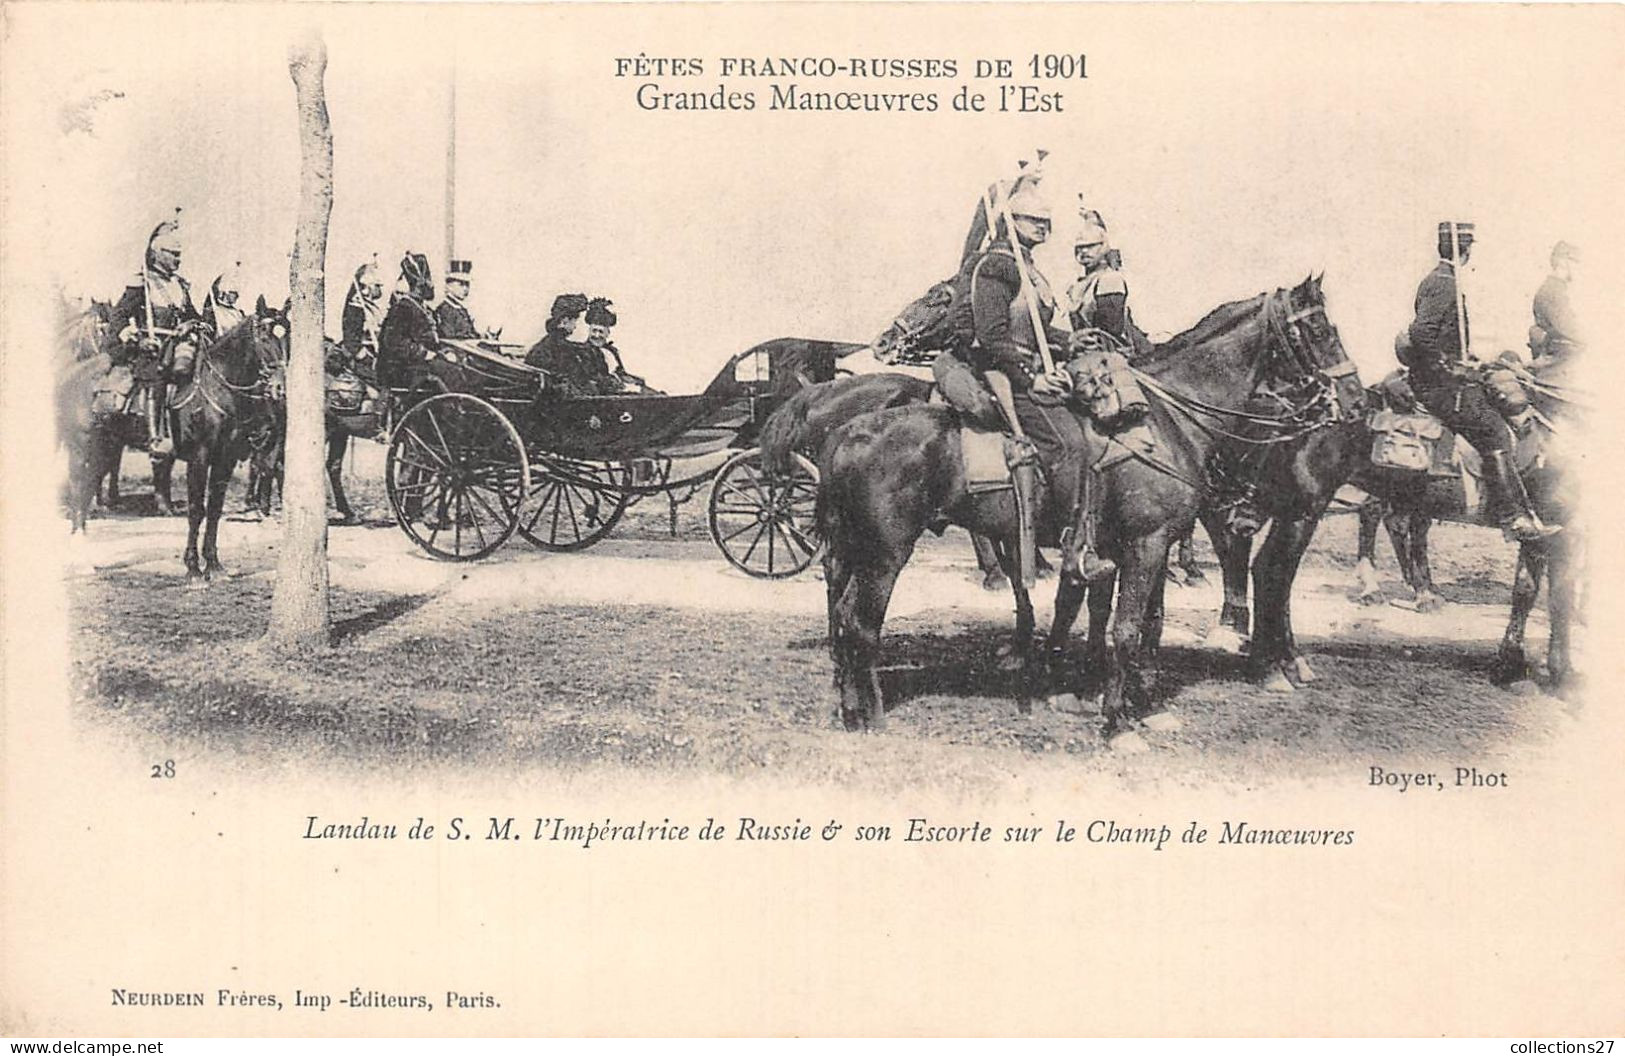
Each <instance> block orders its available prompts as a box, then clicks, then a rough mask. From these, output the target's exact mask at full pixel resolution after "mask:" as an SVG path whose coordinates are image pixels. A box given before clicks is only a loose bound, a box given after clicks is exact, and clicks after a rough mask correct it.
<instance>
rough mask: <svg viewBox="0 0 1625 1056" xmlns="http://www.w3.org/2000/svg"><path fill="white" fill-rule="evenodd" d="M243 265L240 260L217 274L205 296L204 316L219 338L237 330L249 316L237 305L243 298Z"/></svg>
mask: <svg viewBox="0 0 1625 1056" xmlns="http://www.w3.org/2000/svg"><path fill="white" fill-rule="evenodd" d="M242 266H243V263H242V261H238V262H237V263H236V264H234V265H233V266H232V267H230V268H228V269H227V270H226V271H224V272H223V273H221V274H220V275H219V276H217V277H216V278H215V280H214V284H213V285H211V286H210V287H209V294H208V296H207V297H205V298H203V318H204V320H205V321H207V322H208V324H209V326H210V327H212V328H213V330H214V336H215V337H217V338H218V337H222V336H224V335H225V334H228V333H230V332H231V331H232V330H235V329H236V328H237V327H239V326H241V325H242V323H243V320H244V319H246V318H248V315H247V313H246V312H244V311H243V310H242V309H241V308H239V307H238V306H237V302H238V301H239V300H241V299H242Z"/></svg>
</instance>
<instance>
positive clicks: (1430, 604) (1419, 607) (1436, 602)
mask: <svg viewBox="0 0 1625 1056" xmlns="http://www.w3.org/2000/svg"><path fill="white" fill-rule="evenodd" d="M1442 608H1444V599H1443V598H1441V597H1439V595H1437V594H1435V593H1433V591H1431V590H1429V591H1424V592H1422V593H1421V594H1418V595H1417V596H1416V611H1417V612H1438V611H1439V610H1440V609H1442Z"/></svg>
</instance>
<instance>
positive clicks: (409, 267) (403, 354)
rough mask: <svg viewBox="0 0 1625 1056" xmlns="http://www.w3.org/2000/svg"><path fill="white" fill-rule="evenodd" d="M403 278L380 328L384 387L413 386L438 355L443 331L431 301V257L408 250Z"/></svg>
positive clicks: (380, 380)
mask: <svg viewBox="0 0 1625 1056" xmlns="http://www.w3.org/2000/svg"><path fill="white" fill-rule="evenodd" d="M401 282H402V284H403V285H404V286H405V289H404V290H402V291H400V292H397V293H396V294H395V299H394V300H393V301H392V302H391V303H390V306H389V312H388V314H386V315H385V316H384V323H383V326H381V327H380V328H379V331H378V383H379V384H380V385H382V386H384V387H385V388H412V387H413V386H415V385H416V384H417V383H418V381H419V379H421V378H422V376H423V374H424V371H425V369H426V367H427V364H428V363H429V360H430V357H431V356H433V355H435V348H436V346H438V345H439V344H440V335H439V332H438V330H437V328H436V327H435V321H434V314H433V313H432V312H431V311H430V310H429V302H430V301H432V300H434V279H433V278H431V277H430V274H429V258H428V257H426V256H424V255H423V254H422V253H411V252H408V253H407V254H406V255H405V256H404V257H402V258H401Z"/></svg>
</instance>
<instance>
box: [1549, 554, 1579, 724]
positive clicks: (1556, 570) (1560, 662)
mask: <svg viewBox="0 0 1625 1056" xmlns="http://www.w3.org/2000/svg"><path fill="white" fill-rule="evenodd" d="M1547 545H1548V546H1550V547H1551V550H1550V551H1549V552H1548V553H1547V554H1546V557H1545V560H1546V614H1547V618H1548V621H1549V622H1550V624H1551V631H1550V637H1549V638H1548V639H1547V645H1546V673H1547V675H1548V676H1549V678H1550V679H1551V682H1550V686H1551V688H1552V690H1554V691H1556V692H1558V693H1562V692H1563V691H1565V690H1567V689H1568V688H1569V686H1570V684H1571V682H1572V681H1573V679H1574V665H1573V662H1572V660H1571V659H1570V657H1569V638H1570V632H1571V631H1572V630H1573V622H1574V611H1575V607H1576V597H1575V595H1576V590H1575V586H1576V576H1575V569H1574V561H1573V560H1572V558H1573V555H1572V553H1571V552H1570V550H1569V545H1568V541H1567V540H1561V539H1560V540H1556V541H1554V542H1550V543H1548V544H1547Z"/></svg>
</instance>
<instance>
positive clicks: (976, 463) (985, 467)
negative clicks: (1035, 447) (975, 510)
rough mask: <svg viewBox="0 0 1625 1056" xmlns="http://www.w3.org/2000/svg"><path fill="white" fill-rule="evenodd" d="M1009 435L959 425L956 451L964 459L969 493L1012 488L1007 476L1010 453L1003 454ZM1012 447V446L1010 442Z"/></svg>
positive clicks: (979, 493)
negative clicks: (957, 448)
mask: <svg viewBox="0 0 1625 1056" xmlns="http://www.w3.org/2000/svg"><path fill="white" fill-rule="evenodd" d="M1007 439H1008V438H1007V437H1006V436H1005V435H1004V434H1003V433H994V432H988V431H987V430H984V429H973V428H971V427H970V426H968V425H962V426H960V428H959V450H960V451H961V452H962V457H963V458H964V462H965V490H966V491H968V492H970V493H971V494H972V495H981V494H983V493H985V492H989V491H1002V490H1004V489H1006V488H1011V487H1014V486H1015V485H1014V483H1013V482H1012V481H1011V479H1010V456H1009V455H1007V454H1006V446H1007V445H1006V443H1005V441H1006V440H1007ZM1011 446H1013V445H1011Z"/></svg>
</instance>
